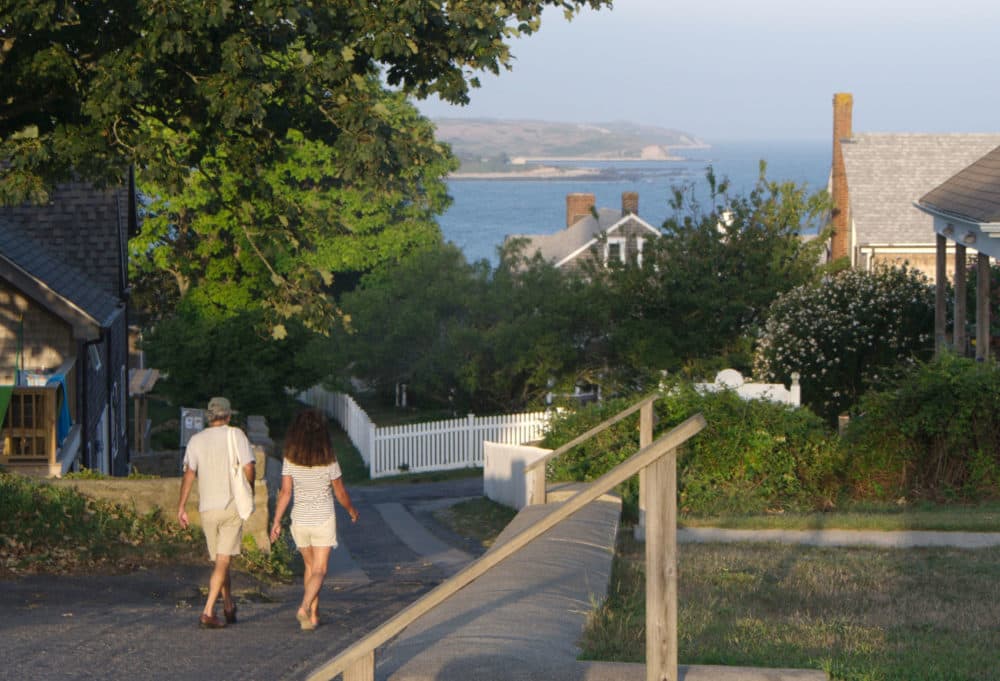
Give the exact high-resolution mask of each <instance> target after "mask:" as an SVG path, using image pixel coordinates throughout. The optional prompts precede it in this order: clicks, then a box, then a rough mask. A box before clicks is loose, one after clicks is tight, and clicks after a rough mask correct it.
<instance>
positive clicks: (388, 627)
mask: <svg viewBox="0 0 1000 681" xmlns="http://www.w3.org/2000/svg"><path fill="white" fill-rule="evenodd" d="M648 399H655V397H652V398H647V400H648ZM645 402H646V400H643V402H641V403H640V404H639V405H637V406H636V407H635V409H638V408H639V406H641V405H642V404H643V403H645ZM633 411H634V410H633ZM629 413H632V412H629ZM625 415H626V416H627V414H625ZM620 416H621V415H620ZM622 418H624V416H622ZM704 427H705V417H704V416H702V415H701V414H695V415H694V416H692V417H691V418H689V419H687V420H686V421H684V422H683V423H681V424H680V425H678V426H677V427H675V428H674V429H673V430H671V431H669V432H668V433H666V434H664V435H663V436H661V437H660V438H659V439H657V440H655V441H654V442H652V443H651V444H649V445H647V446H646V447H643V448H642V449H640V450H639V451H638V452H636V453H635V454H633V455H632V456H631V457H629V458H628V459H626V460H625V461H623V462H621V463H620V464H618V465H617V466H615V467H614V468H612V469H611V470H610V471H608V472H607V473H605V474H604V475H602V476H601V477H600V478H598V479H597V480H595V481H594V482H592V483H591V484H590V485H588V486H587V487H585V488H584V489H582V490H580V491H579V492H577V493H576V494H575V495H573V496H572V497H570V498H569V499H567V500H566V501H565V502H563V504H562V505H561V506H560V507H559V508H557V509H556V510H555V511H553V512H552V513H550V514H548V515H546V516H545V517H543V518H539V519H538V520H537V521H535V522H534V523H532V524H531V525H529V526H528V527H526V528H525V529H524V530H522V531H521V532H519V533H518V534H516V535H515V536H514V537H512V538H511V539H510V540H509V541H507V542H505V543H503V544H501V545H500V546H496V547H494V548H493V550H491V551H490V552H489V553H487V554H485V555H484V556H482V557H481V558H479V559H478V560H476V561H475V562H473V563H471V564H469V565H468V566H466V567H465V568H464V569H462V570H461V571H460V572H459V573H458V574H456V575H454V576H453V577H452V578H451V579H449V580H448V581H446V582H443V583H442V584H439V585H438V586H437V587H435V588H434V589H432V590H431V591H429V592H428V593H427V594H426V595H424V596H423V597H422V598H420V599H419V600H417V601H415V602H414V603H412V604H411V605H410V606H408V607H407V608H405V609H403V610H402V611H400V612H399V613H398V614H397V615H395V616H394V617H392V618H391V619H389V620H388V621H386V622H385V623H383V624H382V625H381V626H379V627H378V628H377V629H375V630H374V631H372V632H371V633H370V634H367V635H366V636H365V637H364V638H362V639H361V640H360V641H358V642H357V643H355V644H354V645H352V646H351V647H349V648H348V649H347V650H345V651H344V652H342V653H340V654H339V655H337V656H336V657H335V658H333V659H332V660H330V661H329V662H328V663H326V664H325V665H323V666H322V667H320V668H319V669H317V670H316V671H314V672H313V673H312V674H310V675H309V676H308V681H327V680H328V679H332V678H334V677H335V676H336V675H337V674H340V673H343V674H344V678H345V681H355V680H358V681H360V680H362V679H371V678H373V674H374V668H375V665H374V655H375V649H376V648H377V647H379V646H380V645H382V644H383V643H385V642H386V641H388V640H389V639H391V638H392V637H394V636H396V635H397V634H399V633H400V632H401V631H403V629H405V628H406V627H408V626H409V625H410V624H412V623H413V622H414V621H416V620H417V618H419V617H421V616H423V615H425V614H427V612H429V611H430V610H432V609H433V608H435V607H437V606H438V605H440V604H441V603H442V602H443V601H445V600H446V599H447V598H449V597H450V596H452V595H454V594H455V593H456V592H457V591H459V590H460V589H462V588H464V587H465V586H467V585H468V584H469V583H470V582H472V581H474V580H476V579H477V578H479V577H480V576H482V575H483V574H485V573H486V572H487V571H488V570H490V569H491V568H493V567H494V566H496V565H497V564H499V563H501V562H502V561H504V560H506V559H507V558H510V557H511V556H512V555H514V554H515V553H517V552H518V551H520V550H521V549H522V548H524V547H525V546H526V545H527V544H528V543H530V542H531V541H534V540H535V539H537V538H538V537H539V536H540V535H542V534H544V533H545V532H546V531H548V530H550V529H552V527H554V526H555V525H557V524H558V523H560V522H561V521H563V520H565V519H566V518H568V517H569V516H571V515H573V514H574V513H576V512H577V511H579V510H580V509H581V508H583V507H584V506H586V505H587V504H589V503H590V502H592V501H594V500H596V499H597V498H599V497H600V496H601V495H602V494H604V493H606V492H608V491H610V490H611V489H612V488H614V487H615V486H617V485H619V484H621V483H622V482H624V481H626V480H628V479H629V478H630V477H632V476H633V475H635V474H636V473H638V472H639V471H641V470H643V469H644V468H646V467H647V466H649V465H650V464H652V463H654V462H656V461H657V460H659V459H660V458H661V457H663V456H664V455H665V454H667V453H669V452H672V451H674V450H676V449H677V448H678V447H679V446H681V445H682V444H684V443H685V442H686V441H687V440H688V439H690V438H691V437H692V436H694V435H696V434H697V433H698V432H699V431H701V429H702V428H704Z"/></svg>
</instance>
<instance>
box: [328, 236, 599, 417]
mask: <svg viewBox="0 0 1000 681" xmlns="http://www.w3.org/2000/svg"><path fill="white" fill-rule="evenodd" d="M587 296H588V289H587V287H586V286H585V285H584V284H583V282H582V281H580V280H579V279H577V278H574V277H572V276H565V275H563V273H561V272H559V271H558V270H557V269H556V268H555V267H553V266H552V265H550V264H548V263H546V262H544V261H542V260H541V259H540V258H536V259H533V260H526V259H525V258H523V257H521V256H520V255H519V253H518V252H517V250H516V249H508V250H506V251H505V252H503V253H502V254H501V261H500V264H499V265H498V266H497V267H496V268H491V267H490V265H489V263H488V262H487V261H485V260H481V261H479V262H476V263H471V264H470V263H467V262H466V260H465V258H464V257H463V256H462V254H461V252H460V251H459V250H458V249H457V248H456V247H454V246H453V245H451V244H446V245H444V246H442V247H440V248H433V249H426V250H424V251H421V252H419V253H416V254H414V255H413V256H412V257H409V258H407V259H405V260H404V261H403V262H402V263H401V264H400V265H399V266H396V267H393V268H391V269H388V268H381V269H379V270H377V271H375V272H373V273H371V274H370V275H368V276H366V277H365V278H364V279H363V280H362V283H361V285H360V286H359V287H358V288H357V289H356V290H355V291H352V292H351V293H349V294H347V295H345V296H344V297H343V309H344V312H345V313H346V314H347V315H348V316H349V318H350V322H351V331H350V332H348V331H344V332H342V334H343V335H341V334H338V335H337V336H335V337H334V339H333V342H334V344H335V345H336V347H337V348H338V350H339V354H340V355H341V356H342V357H344V360H345V362H347V363H348V367H346V368H348V369H349V374H350V376H353V377H356V378H361V379H364V380H365V381H367V382H368V383H369V384H370V385H371V386H372V387H373V388H374V389H376V390H378V391H380V392H382V393H383V394H387V395H388V394H392V392H393V389H394V387H395V384H397V383H405V384H407V385H408V388H409V393H410V394H411V395H413V397H414V398H415V400H417V401H419V402H420V403H422V404H424V405H428V404H433V405H439V406H448V405H451V406H453V407H454V408H455V409H461V410H467V409H471V410H473V411H476V412H480V413H482V412H489V413H493V412H497V411H505V410H516V409H521V408H524V407H526V406H528V405H531V404H540V403H541V402H542V401H543V398H544V396H545V393H546V392H547V391H548V390H550V389H553V388H555V389H561V388H565V387H566V385H568V386H570V387H571V386H572V385H573V384H574V382H575V380H576V378H577V376H578V372H579V371H580V367H581V366H582V365H583V360H584V356H585V350H586V348H587V346H588V342H589V339H590V338H591V337H593V336H594V335H595V334H598V333H600V332H601V331H602V329H601V328H599V327H598V326H597V325H595V324H594V323H593V320H592V316H591V315H590V314H589V307H588V305H587ZM550 382H551V383H550Z"/></svg>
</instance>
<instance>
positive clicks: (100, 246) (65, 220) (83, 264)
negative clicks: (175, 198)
mask: <svg viewBox="0 0 1000 681" xmlns="http://www.w3.org/2000/svg"><path fill="white" fill-rule="evenodd" d="M129 212H130V206H129V200H128V190H127V189H126V188H124V187H119V188H117V189H107V190H103V189H96V188H95V187H93V186H91V185H89V184H87V183H84V182H67V183H64V184H60V185H57V186H55V187H53V188H52V190H51V191H50V192H49V201H48V202H47V203H45V204H43V205H32V204H23V205H19V206H6V207H0V225H5V226H7V227H8V228H9V229H10V230H11V231H12V232H13V233H15V234H20V235H24V236H27V237H30V238H31V239H33V240H34V241H35V242H36V243H38V244H41V245H42V246H44V247H45V250H46V251H47V252H48V254H49V255H51V256H52V257H54V258H58V259H59V260H61V261H62V262H65V263H68V264H69V265H72V266H73V267H75V268H76V270H77V271H79V272H83V273H85V274H86V275H87V277H88V278H89V279H90V280H91V281H92V282H94V283H96V284H97V285H98V286H100V288H101V289H102V290H103V291H104V292H105V293H107V294H108V295H111V296H118V295H119V294H120V291H121V286H122V283H123V282H122V281H121V277H122V272H121V268H122V266H123V262H122V256H123V252H124V251H123V249H124V242H125V238H126V236H125V235H126V234H127V233H128V218H129Z"/></svg>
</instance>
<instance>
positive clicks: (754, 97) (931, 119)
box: [417, 0, 1000, 142]
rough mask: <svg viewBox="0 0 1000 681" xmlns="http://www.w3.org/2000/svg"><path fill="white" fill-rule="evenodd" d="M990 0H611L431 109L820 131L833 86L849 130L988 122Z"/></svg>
mask: <svg viewBox="0 0 1000 681" xmlns="http://www.w3.org/2000/svg"><path fill="white" fill-rule="evenodd" d="M998 41H1000V2H998V1H997V0H951V1H950V2H941V1H940V0H909V1H906V2H904V1H902V0H830V1H827V2H818V1H817V0H614V7H613V9H602V10H599V11H594V10H590V9H587V10H584V11H583V12H582V13H581V14H579V15H578V16H577V17H576V18H574V19H573V20H572V21H571V22H567V21H566V20H565V19H564V18H563V15H562V11H561V10H554V9H548V10H546V12H545V14H544V15H543V18H542V26H541V30H540V31H538V32H537V33H535V34H534V35H532V36H528V37H526V38H521V39H519V40H517V41H515V42H514V44H513V49H512V52H513V55H514V57H515V61H514V68H513V71H505V72H502V73H501V74H500V75H499V76H493V75H492V74H483V75H481V76H480V80H481V81H482V87H481V88H479V89H477V90H473V91H472V92H471V99H472V101H471V103H470V104H469V105H467V106H465V107H456V106H452V105H449V104H446V103H443V102H441V101H439V100H437V99H436V98H433V99H429V100H426V101H424V102H418V103H417V105H418V107H419V108H420V110H421V111H422V112H423V113H424V114H425V115H427V116H430V117H431V118H439V117H475V118H504V119H532V120H547V121H557V122H581V123H600V122H605V121H615V120H624V121H630V122H633V123H643V124H650V125H657V126H661V127H665V128H675V129H679V130H682V131H684V132H687V133H690V134H692V135H695V136H697V137H700V138H702V139H703V140H705V141H708V142H713V141H715V142H718V141H725V140H789V141H791V140H823V139H830V138H831V136H832V127H833V123H832V111H833V105H832V101H833V95H834V93H837V92H849V93H851V94H852V95H853V97H854V115H853V122H854V131H855V132H936V133H940V132H997V131H1000V50H998V49H997V44H998Z"/></svg>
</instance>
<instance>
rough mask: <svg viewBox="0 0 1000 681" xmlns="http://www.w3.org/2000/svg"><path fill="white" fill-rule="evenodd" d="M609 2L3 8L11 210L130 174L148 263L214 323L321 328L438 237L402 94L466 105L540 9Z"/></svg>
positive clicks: (430, 165)
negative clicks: (251, 316) (52, 193)
mask: <svg viewBox="0 0 1000 681" xmlns="http://www.w3.org/2000/svg"><path fill="white" fill-rule="evenodd" d="M602 5H610V0H513V1H505V2H497V1H487V0H479V1H477V0H460V1H459V2H444V1H443V0H397V1H395V2H379V3H374V2H348V1H346V0H335V1H332V2H325V3H311V2H302V1H301V0H247V1H238V0H219V1H210V2H205V1H204V0H171V1H170V2H164V1H163V0H103V1H97V2H79V1H78V0H19V1H18V2H10V1H5V2H4V3H3V4H2V5H0V93H2V95H0V159H2V160H3V162H4V163H5V164H6V165H5V172H4V173H3V175H2V176H0V202H7V203H10V202H20V201H23V200H26V199H31V200H44V199H45V197H46V191H47V187H49V186H50V185H51V183H52V182H54V181H57V180H60V179H65V178H68V177H70V176H71V175H72V174H74V173H75V174H77V175H80V176H83V177H85V178H87V179H90V180H94V181H97V182H103V181H109V182H110V181H115V180H117V179H118V175H119V174H120V173H121V172H122V168H124V167H126V166H128V165H129V164H131V165H134V166H135V167H136V169H137V172H138V178H139V182H140V185H141V186H142V187H144V188H145V189H146V190H147V191H148V192H149V194H150V195H151V196H153V197H155V198H156V199H157V200H158V201H159V203H157V204H155V205H154V206H152V207H151V210H152V212H153V215H154V216H155V217H154V220H153V221H152V222H151V224H150V227H149V232H148V233H147V234H145V235H144V237H143V240H142V241H140V242H138V244H137V247H138V249H139V252H138V253H137V256H138V257H141V258H143V259H148V262H149V263H150V264H151V266H156V267H159V268H161V269H166V270H168V271H169V272H170V274H171V275H172V277H173V278H174V280H175V282H176V283H177V285H178V288H179V290H180V292H182V293H183V294H186V295H188V294H190V293H191V292H193V291H194V290H196V289H199V290H200V292H201V295H202V296H203V298H204V302H205V305H204V306H203V307H204V308H206V309H208V310H210V309H211V308H212V307H217V308H219V309H220V310H221V311H223V312H226V311H229V312H232V311H235V310H239V309H246V308H251V309H252V308H254V307H258V308H260V307H262V308H264V309H266V310H267V311H269V312H270V313H271V317H272V318H277V319H279V320H280V319H281V318H285V317H300V318H302V319H305V320H306V321H307V322H310V323H312V324H313V325H314V326H319V325H322V324H324V323H325V322H327V321H329V319H330V318H331V316H332V313H333V310H332V309H331V307H330V305H329V302H328V298H327V297H326V296H325V295H323V294H324V292H325V291H326V290H327V288H328V287H329V286H330V285H331V283H332V276H333V274H335V273H337V272H343V271H358V270H364V269H366V268H368V267H370V266H371V264H372V263H373V262H384V261H386V260H392V259H393V258H398V257H400V256H401V255H402V254H403V253H405V251H406V250H407V249H409V248H412V247H414V246H416V245H420V244H426V243H428V242H430V241H433V239H434V238H435V235H434V233H433V228H432V223H431V221H430V217H431V216H432V215H433V214H434V213H435V212H437V211H440V210H441V209H442V208H443V206H444V205H445V204H444V201H445V195H444V190H443V185H442V184H441V178H442V177H443V175H444V174H445V173H446V172H447V171H448V169H449V168H451V167H452V166H451V163H452V161H451V157H450V153H449V152H448V150H447V149H446V148H445V147H443V146H442V145H439V144H437V143H436V142H435V141H434V138H433V131H432V128H431V126H430V124H429V123H427V122H426V121H423V120H421V119H420V117H419V116H418V115H417V114H416V112H415V111H414V110H413V109H412V107H410V106H409V105H408V104H407V103H406V101H405V99H404V97H406V96H410V95H414V96H417V97H426V96H429V95H438V96H440V97H442V98H444V99H445V100H448V101H451V102H456V103H463V102H466V101H467V100H468V97H469V89H470V87H474V86H475V85H477V82H476V78H475V74H476V73H477V72H480V71H488V72H499V71H500V70H501V69H502V68H507V67H509V65H510V61H511V56H510V53H509V45H508V43H509V40H510V39H511V38H513V37H515V36H517V35H523V34H530V33H532V32H533V31H535V30H536V29H537V28H538V26H539V21H540V15H541V12H542V10H543V9H544V8H545V7H546V6H557V7H563V8H564V9H565V11H566V12H567V13H568V14H572V13H573V12H575V11H577V10H578V9H580V8H582V7H584V6H591V7H594V8H598V7H600V6H602ZM144 262H145V261H144ZM276 328H277V330H278V331H279V334H278V335H280V331H281V327H280V326H277V327H276Z"/></svg>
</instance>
